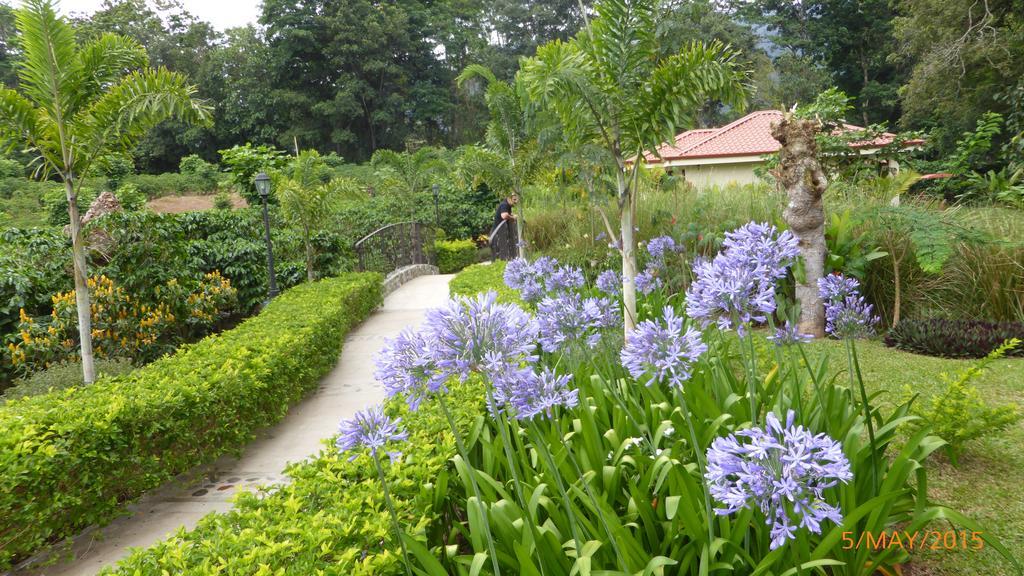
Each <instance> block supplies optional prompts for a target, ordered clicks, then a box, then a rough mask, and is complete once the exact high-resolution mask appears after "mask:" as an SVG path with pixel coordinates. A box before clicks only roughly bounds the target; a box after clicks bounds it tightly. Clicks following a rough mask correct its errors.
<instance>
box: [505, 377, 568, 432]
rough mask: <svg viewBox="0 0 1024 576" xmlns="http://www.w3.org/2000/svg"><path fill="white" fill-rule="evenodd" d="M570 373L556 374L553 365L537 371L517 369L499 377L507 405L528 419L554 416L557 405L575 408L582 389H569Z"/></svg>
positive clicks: (520, 416) (519, 415)
mask: <svg viewBox="0 0 1024 576" xmlns="http://www.w3.org/2000/svg"><path fill="white" fill-rule="evenodd" d="M570 380H572V375H571V374H563V375H560V374H556V373H555V372H554V371H552V370H551V369H550V368H545V369H544V370H543V371H542V372H540V373H537V372H534V371H533V370H518V371H514V372H512V373H511V375H510V376H509V377H504V378H499V380H498V385H499V387H500V388H501V389H502V393H501V397H502V399H503V403H504V405H505V407H508V408H511V409H512V411H513V413H514V415H515V417H516V418H519V419H529V418H533V417H535V416H538V415H541V414H544V415H546V416H548V417H551V416H552V415H553V414H554V409H555V408H556V407H559V406H560V407H562V408H574V407H576V405H577V404H578V403H579V391H577V390H575V389H571V388H569V381H570Z"/></svg>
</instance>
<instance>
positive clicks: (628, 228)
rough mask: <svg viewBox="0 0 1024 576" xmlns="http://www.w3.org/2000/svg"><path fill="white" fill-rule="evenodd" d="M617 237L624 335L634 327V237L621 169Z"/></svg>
mask: <svg viewBox="0 0 1024 576" xmlns="http://www.w3.org/2000/svg"><path fill="white" fill-rule="evenodd" d="M618 187H619V203H620V209H619V214H620V216H619V226H620V228H621V231H620V236H619V239H620V240H621V242H622V304H623V314H622V316H623V325H624V329H625V334H626V336H629V333H630V332H632V331H633V329H634V328H635V327H636V237H635V236H634V235H633V222H634V214H633V198H632V193H631V191H630V190H629V188H628V187H627V184H626V177H625V174H623V173H622V171H621V170H620V171H619V174H618Z"/></svg>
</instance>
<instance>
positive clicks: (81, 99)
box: [69, 34, 149, 112]
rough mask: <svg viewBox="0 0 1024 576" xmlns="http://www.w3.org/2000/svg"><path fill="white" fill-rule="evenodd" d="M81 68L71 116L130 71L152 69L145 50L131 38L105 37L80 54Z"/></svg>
mask: <svg viewBox="0 0 1024 576" xmlns="http://www.w3.org/2000/svg"><path fill="white" fill-rule="evenodd" d="M78 64H79V65H78V67H77V68H78V71H79V74H80V78H79V79H78V80H77V81H76V82H75V83H74V84H75V86H74V88H76V91H75V92H76V93H75V94H74V96H75V101H74V102H70V103H69V105H70V108H71V111H72V112H73V111H74V110H76V109H77V106H76V105H78V104H84V103H88V102H91V101H92V100H93V99H94V98H96V97H97V96H98V95H99V94H100V93H102V91H103V90H104V89H105V88H106V87H107V86H109V85H110V84H112V83H114V82H117V81H118V80H120V79H121V78H122V77H123V76H124V75H125V74H127V73H128V72H129V71H131V70H135V69H138V68H145V67H147V66H149V56H148V55H147V54H146V49H145V48H144V47H143V46H142V45H141V44H139V43H138V42H136V41H135V40H133V39H131V38H128V37H125V36H119V35H117V34H104V35H102V36H100V37H99V38H97V39H96V40H93V41H92V42H89V43H88V44H86V45H84V46H82V48H81V49H80V50H79V51H78Z"/></svg>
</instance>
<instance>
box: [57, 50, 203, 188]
mask: <svg viewBox="0 0 1024 576" xmlns="http://www.w3.org/2000/svg"><path fill="white" fill-rule="evenodd" d="M195 93H196V88H195V86H192V85H190V84H189V83H188V81H187V79H186V78H185V76H183V75H181V74H178V73H176V72H170V71H168V70H167V69H166V68H159V69H155V70H154V69H146V70H141V71H135V72H132V73H130V74H128V75H127V76H125V77H124V78H122V79H121V80H120V81H119V82H118V83H117V84H115V85H114V86H111V87H110V88H108V89H107V91H106V92H104V93H103V94H102V95H101V96H100V97H99V98H98V99H96V100H95V102H94V103H93V104H92V105H91V106H89V107H88V108H86V109H84V110H82V111H81V112H80V113H79V114H78V115H77V116H76V117H75V118H73V119H72V120H71V121H70V123H69V126H68V128H69V132H70V133H71V135H72V141H73V143H74V145H75V146H76V147H78V148H79V149H82V148H84V149H85V150H87V151H95V150H106V149H109V148H118V147H120V148H125V147H128V146H130V145H131V144H132V143H133V142H134V141H135V140H136V139H137V138H138V137H140V136H142V135H143V134H145V132H146V131H147V130H149V129H150V128H152V127H154V126H156V125H157V124H159V123H160V122H163V121H164V120H168V119H170V118H176V119H179V120H183V121H185V122H190V123H208V122H210V118H211V116H210V111H209V108H208V107H207V106H206V104H205V103H204V102H203V101H201V100H197V99H196V98H195ZM91 156H93V154H75V155H74V157H75V159H76V160H75V166H74V168H75V171H76V172H77V173H80V174H83V173H85V169H86V168H87V166H80V165H78V163H79V162H86V160H85V159H86V158H90V157H91Z"/></svg>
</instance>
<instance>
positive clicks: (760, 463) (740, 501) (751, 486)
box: [705, 410, 853, 550]
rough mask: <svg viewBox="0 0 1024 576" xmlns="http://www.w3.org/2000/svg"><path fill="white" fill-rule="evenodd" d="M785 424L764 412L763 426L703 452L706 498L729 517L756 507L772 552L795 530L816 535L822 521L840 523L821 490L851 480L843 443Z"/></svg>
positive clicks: (790, 420)
mask: <svg viewBox="0 0 1024 576" xmlns="http://www.w3.org/2000/svg"><path fill="white" fill-rule="evenodd" d="M794 416H795V414H794V412H793V411H792V410H790V411H789V413H788V414H787V416H786V425H785V426H783V425H782V423H781V422H779V419H778V417H776V416H775V414H774V413H769V414H768V416H767V419H766V422H767V426H766V427H765V428H764V429H762V428H756V427H755V428H746V429H743V430H740V431H738V432H736V433H735V434H732V435H729V436H727V437H724V438H718V439H716V440H715V441H714V442H713V443H712V444H711V447H710V448H708V453H707V472H706V474H705V478H706V480H707V482H708V487H709V489H710V492H711V496H712V497H713V498H714V499H715V500H717V501H718V502H721V503H722V504H723V507H722V508H718V509H716V510H715V512H716V513H717V514H719V515H728V514H733V513H735V512H738V511H740V510H743V509H747V508H752V507H754V506H756V507H757V508H758V509H759V510H760V511H761V513H762V514H764V516H765V523H766V524H768V525H769V526H771V532H770V536H771V544H770V547H771V549H772V550H774V549H776V548H778V547H780V546H782V545H783V544H785V543H786V541H787V540H793V539H795V538H796V530H797V528H805V529H807V530H808V531H810V532H813V533H815V534H821V523H822V522H823V521H824V520H831V521H832V522H834V523H835V524H841V523H842V520H843V516H842V512H841V511H840V509H839V508H838V507H836V506H833V505H831V504H829V503H828V502H827V501H826V500H825V494H824V493H825V490H826V489H828V488H831V487H833V486H836V485H837V484H839V483H847V482H849V481H850V480H851V479H852V478H853V473H852V472H851V471H850V463H849V461H848V460H847V459H846V456H845V455H844V454H843V448H842V446H841V445H840V444H839V443H838V442H836V441H835V440H833V439H832V438H829V437H828V436H826V435H825V434H817V435H815V434H812V433H811V432H810V431H809V430H807V429H806V428H804V427H803V426H796V425H794V423H793V420H794Z"/></svg>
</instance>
